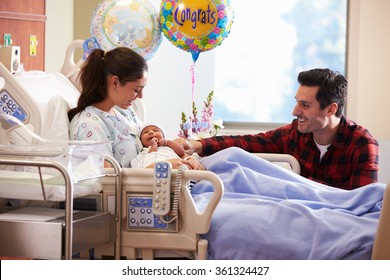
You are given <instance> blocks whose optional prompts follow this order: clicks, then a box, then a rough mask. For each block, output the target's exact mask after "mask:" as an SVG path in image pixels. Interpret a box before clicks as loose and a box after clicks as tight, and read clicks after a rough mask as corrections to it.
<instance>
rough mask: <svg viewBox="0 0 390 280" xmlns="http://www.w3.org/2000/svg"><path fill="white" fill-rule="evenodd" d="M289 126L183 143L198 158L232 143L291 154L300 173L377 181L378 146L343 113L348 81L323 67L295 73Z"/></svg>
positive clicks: (323, 179)
mask: <svg viewBox="0 0 390 280" xmlns="http://www.w3.org/2000/svg"><path fill="white" fill-rule="evenodd" d="M298 82H299V84H300V86H299V88H298V90H297V93H296V95H295V99H296V105H295V107H294V110H293V112H292V114H293V116H295V117H296V119H295V120H293V121H292V123H291V124H288V125H285V126H282V127H280V128H277V129H274V130H271V131H267V132H264V133H258V134H254V135H237V136H217V137H211V138H206V139H203V140H200V141H189V142H187V143H186V145H187V146H188V148H189V149H188V150H187V153H189V154H191V153H192V152H196V153H198V154H199V155H201V156H205V155H210V154H213V153H215V152H217V151H219V150H222V149H225V148H227V147H231V146H236V147H240V148H242V149H244V150H246V151H248V152H252V153H262V152H263V153H284V154H290V155H293V156H294V157H296V158H297V159H298V161H299V163H300V165H301V175H302V176H304V177H307V178H309V179H312V180H314V181H317V182H320V183H324V184H327V185H329V186H333V187H337V188H341V189H346V190H352V189H355V188H358V187H362V186H365V185H367V184H370V183H373V182H376V181H377V180H378V169H379V168H378V162H379V145H378V142H377V141H376V140H375V139H374V138H373V136H372V135H371V134H370V133H369V132H368V130H367V129H365V128H364V127H362V126H360V125H357V124H356V123H354V122H353V121H351V120H349V119H348V118H346V117H345V116H344V115H343V110H344V105H345V101H346V96H347V86H348V82H347V80H346V79H345V77H344V76H343V75H341V74H339V73H337V72H334V71H331V70H329V69H312V70H309V71H304V72H301V73H299V75H298Z"/></svg>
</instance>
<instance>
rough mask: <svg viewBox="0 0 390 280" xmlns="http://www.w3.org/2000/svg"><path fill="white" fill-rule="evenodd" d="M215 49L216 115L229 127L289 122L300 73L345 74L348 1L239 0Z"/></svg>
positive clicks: (234, 2)
mask: <svg viewBox="0 0 390 280" xmlns="http://www.w3.org/2000/svg"><path fill="white" fill-rule="evenodd" d="M232 5H233V10H234V21H233V25H232V29H231V32H230V34H229V36H228V37H227V38H226V39H225V40H224V41H223V42H222V44H221V45H220V46H219V47H218V48H216V50H215V60H216V63H215V84H214V93H215V96H214V112H215V118H216V119H222V120H223V121H224V123H229V122H233V123H234V122H247V123H289V122H291V120H292V118H293V117H292V115H291V112H292V110H293V107H294V105H295V98H294V96H295V93H296V90H297V87H298V83H297V76H298V73H299V72H300V71H303V70H308V69H311V68H330V69H332V70H336V71H338V72H340V73H341V74H344V75H345V65H346V36H347V33H346V29H347V28H346V26H347V0H309V1H308V0H273V1H263V0H236V1H232Z"/></svg>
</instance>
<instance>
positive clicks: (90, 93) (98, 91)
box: [68, 47, 148, 121]
mask: <svg viewBox="0 0 390 280" xmlns="http://www.w3.org/2000/svg"><path fill="white" fill-rule="evenodd" d="M145 71H148V65H147V63H146V61H145V59H144V58H143V57H142V56H141V55H139V54H138V53H137V52H135V51H133V50H132V49H129V48H126V47H118V48H115V49H112V50H110V51H107V52H104V51H103V50H101V49H95V50H93V51H92V52H91V53H90V54H89V55H88V57H87V60H86V62H85V63H84V65H83V66H82V67H81V70H80V73H79V79H80V85H81V95H80V97H79V100H78V102H77V107H76V108H73V109H71V110H70V111H69V112H68V118H69V121H71V120H72V119H73V117H74V116H75V115H76V114H78V113H79V112H81V111H83V110H84V109H85V108H86V107H87V106H89V105H92V104H95V103H97V102H101V101H103V100H104V99H105V98H106V97H107V77H108V76H109V75H115V76H118V78H119V83H120V84H121V85H124V84H125V83H127V82H134V81H136V80H139V79H141V78H142V77H143V76H144V72H145Z"/></svg>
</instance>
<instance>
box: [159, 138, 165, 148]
mask: <svg viewBox="0 0 390 280" xmlns="http://www.w3.org/2000/svg"><path fill="white" fill-rule="evenodd" d="M158 145H159V146H166V145H167V141H166V140H165V138H161V139H160V140H158Z"/></svg>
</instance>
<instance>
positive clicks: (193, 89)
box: [190, 62, 195, 108]
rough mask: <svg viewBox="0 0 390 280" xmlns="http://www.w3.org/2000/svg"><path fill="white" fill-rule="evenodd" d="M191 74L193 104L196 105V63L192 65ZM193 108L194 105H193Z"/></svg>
mask: <svg viewBox="0 0 390 280" xmlns="http://www.w3.org/2000/svg"><path fill="white" fill-rule="evenodd" d="M190 72H191V83H192V103H194V95H195V62H194V63H193V64H192V66H191V68H190ZM191 108H192V104H191Z"/></svg>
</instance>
